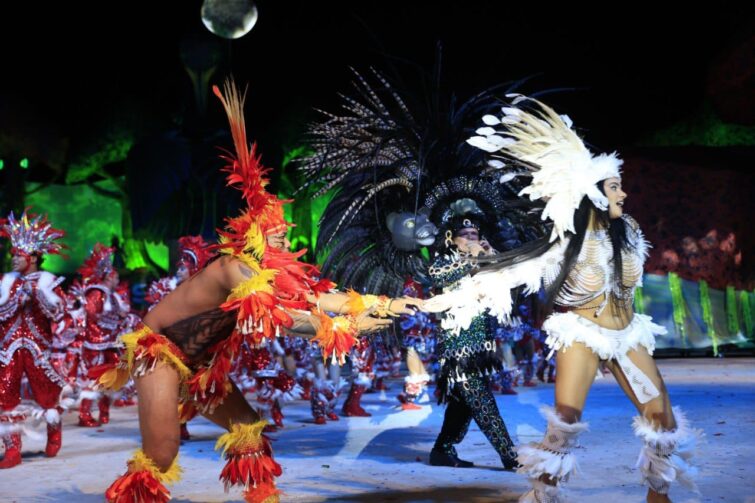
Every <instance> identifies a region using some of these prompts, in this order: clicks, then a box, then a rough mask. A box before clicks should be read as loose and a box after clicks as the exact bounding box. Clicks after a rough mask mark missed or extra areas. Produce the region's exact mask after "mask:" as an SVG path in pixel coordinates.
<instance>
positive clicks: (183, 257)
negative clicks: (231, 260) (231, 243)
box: [146, 236, 216, 309]
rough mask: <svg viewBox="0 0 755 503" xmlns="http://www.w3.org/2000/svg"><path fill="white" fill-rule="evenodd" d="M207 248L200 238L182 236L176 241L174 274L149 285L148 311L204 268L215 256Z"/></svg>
mask: <svg viewBox="0 0 755 503" xmlns="http://www.w3.org/2000/svg"><path fill="white" fill-rule="evenodd" d="M209 246H210V244H209V243H207V242H206V241H205V240H204V239H203V238H202V236H183V237H181V238H179V239H178V253H179V258H178V262H177V263H176V274H175V276H165V277H163V278H160V279H158V280H156V281H153V282H152V283H151V284H150V285H149V288H148V289H147V296H146V301H147V302H148V303H149V309H152V308H153V307H154V306H156V305H157V303H158V302H160V301H161V300H162V299H163V297H165V296H166V295H168V294H169V293H170V292H172V291H173V290H175V289H176V287H177V286H178V285H180V284H181V283H183V282H184V281H186V280H187V279H189V278H190V277H192V276H194V274H196V273H197V272H198V271H200V270H202V269H203V268H204V266H205V265H206V264H207V261H209V260H210V259H211V258H213V257H214V256H215V255H216V254H215V252H213V251H212V250H210V249H209Z"/></svg>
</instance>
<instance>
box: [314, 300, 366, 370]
mask: <svg viewBox="0 0 755 503" xmlns="http://www.w3.org/2000/svg"><path fill="white" fill-rule="evenodd" d="M312 314H313V316H317V317H318V318H319V319H320V327H319V328H318V329H317V334H316V335H315V336H314V338H312V342H317V343H318V344H319V345H320V348H321V350H322V358H323V360H327V359H328V358H331V359H332V361H333V362H334V363H335V362H338V363H340V364H343V363H344V361H345V359H346V355H348V354H349V353H350V352H351V348H353V347H354V345H355V344H356V343H357V339H356V336H357V333H358V332H359V327H358V326H357V320H356V318H355V317H354V316H352V315H350V314H347V315H344V316H336V317H335V318H331V317H330V316H328V315H326V314H324V313H322V312H318V311H313V312H312Z"/></svg>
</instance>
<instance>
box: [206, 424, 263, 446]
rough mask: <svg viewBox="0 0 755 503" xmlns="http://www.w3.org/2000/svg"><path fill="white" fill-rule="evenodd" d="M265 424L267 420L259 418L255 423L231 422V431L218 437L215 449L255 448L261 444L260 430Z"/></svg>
mask: <svg viewBox="0 0 755 503" xmlns="http://www.w3.org/2000/svg"><path fill="white" fill-rule="evenodd" d="M265 426H267V421H265V420H264V419H260V420H259V421H257V422H256V423H250V424H232V425H231V431H229V432H228V433H224V434H223V435H221V436H220V438H218V441H217V443H216V444H215V450H218V449H222V454H225V453H226V451H228V450H231V451H247V450H252V449H257V448H259V447H260V445H261V444H262V430H263V429H264V428H265Z"/></svg>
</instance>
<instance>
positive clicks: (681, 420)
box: [425, 95, 701, 503]
mask: <svg viewBox="0 0 755 503" xmlns="http://www.w3.org/2000/svg"><path fill="white" fill-rule="evenodd" d="M509 97H510V98H513V101H512V103H511V105H510V106H505V107H503V108H502V113H503V114H502V115H501V116H495V115H486V116H485V117H483V121H484V122H485V124H486V126H485V127H482V128H480V129H478V130H477V134H478V136H475V137H472V138H470V139H469V140H468V142H469V143H470V144H471V145H473V146H475V147H478V148H480V149H483V150H485V151H487V152H488V153H490V154H491V156H490V159H489V161H488V164H489V165H490V167H492V168H496V169H501V170H502V172H503V173H505V174H504V175H503V176H502V177H501V181H502V182H505V181H507V180H510V179H511V178H512V176H522V175H526V176H531V178H532V180H531V182H530V183H529V184H528V185H527V186H526V187H525V188H524V189H523V190H522V191H521V192H520V194H522V195H528V196H529V198H530V200H532V201H539V202H540V203H541V205H542V207H543V209H542V218H543V220H546V221H549V222H550V223H552V226H553V228H552V233H551V236H550V239H548V238H546V239H544V240H543V242H542V243H541V244H540V246H539V248H538V249H537V251H536V252H535V253H533V252H532V249H530V250H529V251H528V253H527V255H526V257H525V256H523V257H522V258H521V259H520V260H516V259H515V260H514V261H513V263H512V261H511V260H507V261H506V262H501V263H500V264H492V265H490V266H488V267H487V268H483V269H487V270H484V271H483V272H480V273H478V274H476V275H475V276H470V277H467V278H465V280H464V284H461V285H459V288H458V289H457V290H455V291H454V292H452V293H449V294H444V295H440V296H437V297H435V298H433V299H431V300H429V301H426V303H425V306H426V309H429V310H434V311H445V316H444V321H443V324H444V328H445V329H447V330H450V331H456V332H458V331H459V330H462V329H465V328H467V326H468V325H469V322H470V320H471V319H472V318H473V317H474V316H476V315H478V314H480V313H481V312H485V311H487V312H489V313H490V314H492V315H494V316H497V317H498V318H499V319H501V320H505V319H506V318H507V317H508V316H509V315H510V313H511V289H514V288H518V287H524V289H525V291H526V292H527V293H534V292H537V291H538V290H539V289H540V288H541V286H543V285H544V286H545V289H546V292H547V299H548V301H547V304H548V305H547V307H548V309H549V310H551V311H553V314H551V315H550V316H549V317H548V319H547V320H546V321H545V323H544V324H543V330H545V331H546V332H547V333H548V340H547V344H548V345H549V346H550V347H551V348H553V351H555V352H556V355H557V356H556V357H557V367H558V378H557V380H556V388H555V395H556V396H555V402H556V403H555V408H551V407H543V408H542V409H541V412H542V414H543V416H544V417H545V419H546V420H547V423H548V426H547V431H546V434H545V436H544V438H543V440H541V441H540V442H537V443H532V444H529V445H524V446H521V447H519V448H518V462H519V464H520V468H519V470H518V471H519V473H523V474H525V475H527V476H528V477H529V478H530V480H531V482H532V490H530V491H529V492H528V493H526V494H525V495H523V496H522V498H521V500H520V501H526V502H539V503H546V502H559V501H563V495H562V494H561V492H560V486H561V484H562V483H563V482H566V481H567V480H568V478H569V476H570V475H571V474H572V473H574V472H575V471H577V460H576V457H575V455H574V454H573V453H572V449H573V447H574V445H575V444H576V440H577V436H578V435H579V434H580V433H581V432H583V431H585V430H587V423H586V422H582V411H583V408H584V404H585V399H586V397H587V393H588V391H589V389H590V386H591V385H592V382H593V380H594V378H595V375H596V372H597V371H598V368H599V365H600V364H601V362H602V363H603V364H604V365H605V366H606V367H607V368H608V369H609V370H610V371H611V372H612V373H613V375H614V376H615V378H616V380H617V381H618V382H619V384H620V385H621V387H622V389H623V390H624V391H625V393H626V394H627V396H628V398H629V399H630V400H631V401H632V403H634V405H635V406H636V407H637V410H638V412H639V415H638V416H637V417H635V419H634V422H633V427H634V432H635V434H636V435H637V436H638V437H639V438H640V440H641V441H642V443H643V446H642V448H641V451H640V456H639V459H638V461H637V466H638V467H639V469H640V471H641V473H642V481H643V482H644V483H645V484H647V486H648V492H647V501H649V502H663V501H670V500H669V499H668V491H669V487H670V485H671V483H672V482H674V481H679V482H681V483H683V484H685V485H688V486H689V487H691V488H694V483H693V482H692V481H691V479H690V477H691V476H692V475H693V473H694V469H693V468H692V467H691V466H690V465H689V464H688V460H689V458H690V457H691V455H692V451H693V448H694V444H695V441H696V440H697V439H698V438H699V437H700V436H701V432H699V431H698V430H693V429H691V428H690V427H689V425H688V423H687V420H686V419H685V417H684V415H683V414H682V412H681V411H680V410H679V409H678V408H674V409H672V407H671V402H670V400H669V396H668V393H667V391H666V387H665V385H664V383H663V378H662V377H661V375H660V373H659V371H658V368H657V366H656V364H655V361H654V360H653V357H652V354H653V350H654V347H655V336H656V335H657V334H662V333H665V329H664V328H663V327H661V326H659V325H656V324H655V323H653V322H652V319H651V318H650V317H649V316H645V315H640V314H636V313H634V311H633V298H634V290H635V288H636V287H637V286H639V285H641V282H642V271H643V264H644V260H645V257H646V255H647V250H648V248H649V245H648V244H647V242H646V241H645V239H644V237H643V235H642V232H641V231H640V229H639V225H638V224H637V222H636V221H635V220H634V219H632V218H631V217H630V216H628V215H625V214H624V213H623V205H624V200H625V199H626V197H627V194H626V193H624V192H623V191H622V187H621V174H620V171H619V168H620V166H621V160H620V159H618V157H617V156H616V154H608V155H606V154H603V155H598V156H595V155H593V154H592V153H591V152H590V151H589V150H588V149H587V148H586V147H585V145H584V143H583V142H582V140H581V139H580V138H579V137H578V136H577V134H576V133H575V132H574V131H573V130H572V128H571V121H570V120H569V118H568V117H565V116H559V115H558V114H557V113H556V112H554V111H553V110H552V109H551V108H549V107H548V106H546V105H544V104H542V103H540V102H539V101H536V100H534V99H531V98H527V97H524V96H520V95H510V96H509Z"/></svg>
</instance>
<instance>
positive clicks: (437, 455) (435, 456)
mask: <svg viewBox="0 0 755 503" xmlns="http://www.w3.org/2000/svg"><path fill="white" fill-rule="evenodd" d="M450 451H451V452H444V451H443V450H442V449H438V448H437V447H433V450H431V451H430V464H431V465H432V466H450V467H453V468H471V467H473V466H474V463H472V462H471V461H464V460H463V459H459V456H457V455H456V449H454V448H453V447H451V449H450Z"/></svg>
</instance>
